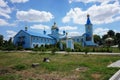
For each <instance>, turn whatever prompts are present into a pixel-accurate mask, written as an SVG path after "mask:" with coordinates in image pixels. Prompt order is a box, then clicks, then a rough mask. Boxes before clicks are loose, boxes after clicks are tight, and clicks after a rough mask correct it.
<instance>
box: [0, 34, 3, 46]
mask: <svg viewBox="0 0 120 80" xmlns="http://www.w3.org/2000/svg"><path fill="white" fill-rule="evenodd" d="M0 46H1V47H2V46H3V35H0Z"/></svg>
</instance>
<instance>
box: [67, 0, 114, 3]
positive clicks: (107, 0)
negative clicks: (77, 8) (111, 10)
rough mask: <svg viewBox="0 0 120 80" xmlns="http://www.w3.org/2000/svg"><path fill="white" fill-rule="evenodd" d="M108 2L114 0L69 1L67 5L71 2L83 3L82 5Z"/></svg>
mask: <svg viewBox="0 0 120 80" xmlns="http://www.w3.org/2000/svg"><path fill="white" fill-rule="evenodd" d="M110 1H114V0H69V3H72V2H83V3H90V2H100V3H103V2H110Z"/></svg>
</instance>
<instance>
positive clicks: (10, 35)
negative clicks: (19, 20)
mask: <svg viewBox="0 0 120 80" xmlns="http://www.w3.org/2000/svg"><path fill="white" fill-rule="evenodd" d="M6 33H7V37H14V36H15V35H16V34H17V32H15V31H12V30H7V31H6Z"/></svg>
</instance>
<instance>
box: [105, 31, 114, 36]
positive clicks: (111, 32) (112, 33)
mask: <svg viewBox="0 0 120 80" xmlns="http://www.w3.org/2000/svg"><path fill="white" fill-rule="evenodd" d="M107 34H108V35H109V36H110V37H113V36H115V32H114V31H113V30H109V31H108V32H107Z"/></svg>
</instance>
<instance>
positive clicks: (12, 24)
mask: <svg viewBox="0 0 120 80" xmlns="http://www.w3.org/2000/svg"><path fill="white" fill-rule="evenodd" d="M15 25H16V23H8V22H7V21H6V20H4V19H0V26H15Z"/></svg>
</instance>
